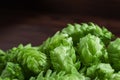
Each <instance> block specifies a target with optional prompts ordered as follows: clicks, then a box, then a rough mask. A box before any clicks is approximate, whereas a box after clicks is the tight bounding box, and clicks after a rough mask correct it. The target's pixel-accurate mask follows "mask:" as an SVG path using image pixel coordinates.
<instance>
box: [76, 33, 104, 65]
mask: <svg viewBox="0 0 120 80" xmlns="http://www.w3.org/2000/svg"><path fill="white" fill-rule="evenodd" d="M103 46H104V45H103V44H102V43H101V40H100V38H99V37H96V36H94V35H91V34H88V35H86V36H85V37H83V38H81V39H80V42H79V43H78V54H79V57H80V60H81V62H82V63H83V64H84V65H85V66H90V65H93V64H96V63H99V62H100V58H101V57H102V55H104V54H103Z"/></svg>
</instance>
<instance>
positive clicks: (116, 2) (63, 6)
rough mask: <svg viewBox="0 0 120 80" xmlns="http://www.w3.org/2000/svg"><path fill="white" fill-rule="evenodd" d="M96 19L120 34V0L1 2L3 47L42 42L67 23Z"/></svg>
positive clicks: (0, 46) (0, 18) (8, 47)
mask: <svg viewBox="0 0 120 80" xmlns="http://www.w3.org/2000/svg"><path fill="white" fill-rule="evenodd" d="M82 22H94V23H96V24H98V25H100V26H105V27H106V28H108V29H109V30H110V31H111V32H113V33H114V34H115V35H117V36H120V0H29V1H25V0H20V1H12V0H10V1H6V0H4V1H1V2H0V48H1V49H4V50H7V49H10V48H12V47H14V46H17V45H18V44H20V43H22V44H28V43H31V44H33V46H36V45H40V44H41V43H42V42H43V41H44V40H46V39H47V38H48V37H50V36H52V35H53V34H54V33H55V32H56V31H58V30H61V29H62V28H64V27H66V25H67V24H68V23H82Z"/></svg>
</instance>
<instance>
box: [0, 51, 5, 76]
mask: <svg viewBox="0 0 120 80" xmlns="http://www.w3.org/2000/svg"><path fill="white" fill-rule="evenodd" d="M5 65H6V53H5V52H4V51H3V50H0V74H1V72H2V70H3V69H4V67H5Z"/></svg>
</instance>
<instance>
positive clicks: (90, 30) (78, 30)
mask: <svg viewBox="0 0 120 80" xmlns="http://www.w3.org/2000/svg"><path fill="white" fill-rule="evenodd" d="M62 33H66V34H68V35H69V36H71V37H72V38H73V42H74V44H75V45H76V44H77V43H78V42H79V39H80V38H82V37H84V36H86V35H87V34H92V35H95V36H97V37H99V38H100V39H101V40H102V41H103V42H104V43H105V44H108V43H109V42H110V40H111V39H112V38H113V37H114V35H113V34H112V33H111V32H110V31H108V30H107V29H106V28H105V27H102V28H101V27H99V26H98V25H97V24H94V23H92V22H90V23H88V24H87V23H82V24H76V23H75V24H74V25H72V24H68V26H67V27H66V28H64V29H63V30H62Z"/></svg>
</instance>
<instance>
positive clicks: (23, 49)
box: [9, 44, 49, 73]
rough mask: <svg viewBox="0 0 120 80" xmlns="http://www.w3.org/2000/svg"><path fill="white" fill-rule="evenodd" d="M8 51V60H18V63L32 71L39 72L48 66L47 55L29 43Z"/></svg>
mask: <svg viewBox="0 0 120 80" xmlns="http://www.w3.org/2000/svg"><path fill="white" fill-rule="evenodd" d="M9 53H10V54H9V55H10V56H11V57H10V61H13V62H18V63H19V64H20V65H22V66H23V67H25V68H26V69H29V70H31V71H33V72H34V73H39V72H41V71H43V70H46V69H47V68H48V67H49V63H48V61H47V56H46V55H45V54H44V53H42V52H40V51H38V50H37V48H36V47H32V46H31V45H30V44H28V45H26V46H23V45H22V44H21V45H19V46H18V47H17V48H13V49H12V50H10V51H9Z"/></svg>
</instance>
